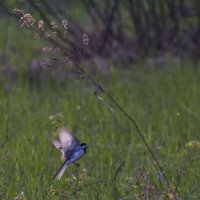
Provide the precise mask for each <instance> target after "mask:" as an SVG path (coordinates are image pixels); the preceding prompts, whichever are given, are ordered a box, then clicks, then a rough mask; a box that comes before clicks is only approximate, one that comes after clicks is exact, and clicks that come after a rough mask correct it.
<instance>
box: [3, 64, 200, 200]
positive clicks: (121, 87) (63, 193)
mask: <svg viewBox="0 0 200 200" xmlns="http://www.w3.org/2000/svg"><path fill="white" fill-rule="evenodd" d="M199 77H200V72H199V70H198V69H197V68H196V69H194V68H193V67H192V66H189V65H188V66H185V67H182V68H181V67H176V66H174V67H170V69H162V70H159V69H157V70H153V69H147V68H146V69H142V70H139V67H138V70H134V71H127V72H126V71H124V72H122V73H119V72H117V71H113V72H112V73H111V74H110V75H108V76H106V77H104V78H102V77H99V78H98V77H97V79H99V80H100V82H103V85H104V86H105V88H106V89H107V90H108V91H109V92H110V93H111V94H112V95H113V97H114V98H115V99H116V100H117V101H118V103H119V104H120V105H121V106H123V108H124V109H125V110H126V111H128V113H129V114H130V115H131V116H133V117H134V118H135V120H136V121H137V123H138V126H139V127H140V129H141V130H142V132H143V133H144V135H145V137H146V140H147V141H148V143H149V145H150V146H151V148H152V150H153V151H154V153H155V154H156V157H157V158H158V159H159V161H160V163H161V165H162V166H163V168H164V169H165V173H166V175H167V177H168V179H169V181H170V183H171V184H172V185H176V182H177V174H178V171H179V169H180V166H182V168H183V171H184V175H183V176H182V179H181V182H180V185H179V195H180V196H181V197H182V199H184V198H183V197H184V195H186V194H187V192H188V191H191V190H192V189H193V188H194V187H195V186H197V185H198V184H199V180H200V171H199V168H200V157H199V151H200V134H199V131H200V125H199V121H200V106H199V99H200V90H199V85H200V79H199ZM109 103H110V102H109ZM113 109H114V110H115V113H111V112H110V111H109V110H108V109H107V108H106V107H105V106H104V105H103V104H102V102H100V101H99V100H98V99H96V98H95V97H94V95H93V89H92V87H90V86H89V85H88V84H85V83H83V82H79V81H77V80H75V79H70V81H68V82H66V86H63V87H60V86H58V85H56V84H55V85H51V87H50V86H48V84H46V85H44V86H43V87H40V88H34V87H33V88H29V87H28V86H27V84H22V83H16V84H14V85H12V86H11V87H4V86H3V85H1V86H0V111H1V114H0V141H1V144H3V143H4V141H5V140H6V138H7V137H8V141H7V142H6V143H5V144H4V145H2V146H1V147H0V157H1V159H0V196H1V197H0V198H1V199H13V198H14V197H16V196H19V197H20V195H21V199H37V200H38V199H75V198H77V199H101V200H102V199H108V200H111V199H120V198H125V197H129V196H134V195H138V194H142V193H143V192H144V183H145V181H144V178H143V177H142V176H141V172H142V173H146V174H147V177H146V183H147V184H148V185H149V186H151V187H152V188H154V189H153V192H152V193H154V195H155V194H158V193H159V192H162V191H166V185H165V183H163V182H162V181H160V180H159V179H158V178H157V172H156V169H155V166H154V162H153V161H152V158H151V156H150V155H149V152H148V151H147V149H146V147H145V146H144V144H143V143H142V141H141V140H140V138H139V137H138V134H137V131H136V130H135V128H134V126H133V125H132V124H131V123H130V121H128V120H127V119H126V118H125V117H124V116H123V115H122V114H121V113H120V112H119V111H118V110H117V109H116V108H115V107H113ZM55 113H62V115H63V119H62V120H63V123H64V125H65V126H66V127H68V128H69V129H71V130H72V131H74V132H75V134H76V136H77V137H78V138H79V139H80V140H81V142H85V143H87V144H88V145H89V148H88V150H87V154H86V155H85V156H84V157H83V158H81V159H80V161H79V163H80V167H79V168H76V166H74V165H70V166H69V167H68V168H67V170H66V172H65V174H64V176H63V177H62V179H61V180H60V181H55V180H53V178H52V177H53V176H54V174H55V173H56V171H57V170H58V168H59V167H60V165H61V163H62V161H61V160H60V156H61V155H60V153H59V152H58V151H57V150H56V149H54V147H53V146H52V144H51V137H52V135H53V132H54V130H55V127H54V126H53V125H52V124H51V121H50V120H49V116H50V115H52V114H55ZM191 141H194V142H191ZM189 142H190V143H189ZM123 161H125V165H124V166H123V167H122V169H121V171H120V172H119V174H118V176H117V178H116V181H114V182H111V180H112V178H113V177H114V175H115V173H116V170H117V168H118V167H119V165H120V164H121V163H122V162H123ZM77 176H79V180H78V184H77V194H76V195H75V185H76V182H77V181H76V177H77ZM22 192H23V193H24V195H22ZM198 195H199V192H194V193H193V194H191V195H190V196H189V198H188V199H199V198H200V197H199V196H198ZM135 199H139V198H135ZM163 199H166V198H164V197H163Z"/></svg>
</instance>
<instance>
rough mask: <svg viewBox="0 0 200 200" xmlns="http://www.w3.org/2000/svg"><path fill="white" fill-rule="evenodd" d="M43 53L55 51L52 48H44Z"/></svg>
mask: <svg viewBox="0 0 200 200" xmlns="http://www.w3.org/2000/svg"><path fill="white" fill-rule="evenodd" d="M42 51H43V52H48V53H49V52H52V51H53V49H52V48H51V47H44V48H42Z"/></svg>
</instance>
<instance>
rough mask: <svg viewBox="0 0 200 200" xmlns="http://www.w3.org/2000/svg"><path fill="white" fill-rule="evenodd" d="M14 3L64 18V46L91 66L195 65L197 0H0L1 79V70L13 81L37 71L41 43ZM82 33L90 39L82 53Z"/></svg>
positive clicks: (199, 38) (199, 52) (199, 40)
mask: <svg viewBox="0 0 200 200" xmlns="http://www.w3.org/2000/svg"><path fill="white" fill-rule="evenodd" d="M14 8H20V9H24V10H25V11H26V12H28V13H31V14H32V15H33V16H35V17H36V18H38V19H41V18H42V19H43V20H44V21H45V23H47V24H48V23H50V22H51V21H52V20H57V21H61V20H63V19H66V20H67V21H68V24H69V33H70V40H69V39H64V40H63V38H62V40H63V42H64V43H65V44H66V47H67V50H68V51H69V52H70V51H77V49H79V51H80V52H81V56H80V55H79V58H76V59H77V60H84V63H86V64H87V66H88V67H89V68H92V69H93V70H97V69H98V70H100V71H102V72H108V71H109V68H110V67H111V66H112V67H114V68H117V67H119V68H122V69H123V68H134V66H135V63H138V62H143V63H146V64H147V65H149V66H153V67H155V68H156V67H164V66H165V65H170V64H180V65H181V64H182V63H184V62H188V61H190V62H192V63H193V64H194V65H195V66H196V65H197V63H198V60H199V56H200V48H199V47H200V2H199V1H198V0H176V1H174V0H166V1H163V0H141V1H137V0H125V1H120V0H110V1H106V0H105V1H104V0H102V1H96V0H83V1H79V0H74V1H62V0H59V1H55V0H51V1H48V0H44V1H34V0H26V1H25V0H24V1H23V0H6V1H1V2H0V13H1V21H0V26H1V27H0V28H1V33H0V37H1V43H0V48H1V62H0V63H1V79H2V76H3V77H4V75H2V73H6V74H7V76H8V78H10V79H12V80H14V79H16V78H17V77H18V76H19V75H18V73H19V71H20V70H26V71H28V76H29V78H30V77H31V76H32V74H31V73H34V72H33V71H34V70H35V69H36V70H35V71H37V73H40V72H39V71H42V70H41V66H38V65H40V64H41V63H40V59H41V47H42V45H43V46H44V44H41V43H42V42H41V41H40V42H36V41H33V40H32V36H31V35H28V34H27V32H25V31H24V30H20V26H19V21H18V20H19V19H18V18H17V17H16V16H15V15H14V14H13V9H14ZM85 33H86V34H88V36H89V40H90V41H89V45H88V47H87V49H86V50H84V53H83V45H82V37H83V34H85ZM58 38H59V35H58ZM16 63H17V65H16ZM33 68H34V70H33ZM35 73H36V72H35ZM41 73H42V72H41ZM37 75H38V74H37ZM37 75H36V76H37ZM33 76H35V75H34V74H33ZM37 81H38V80H37Z"/></svg>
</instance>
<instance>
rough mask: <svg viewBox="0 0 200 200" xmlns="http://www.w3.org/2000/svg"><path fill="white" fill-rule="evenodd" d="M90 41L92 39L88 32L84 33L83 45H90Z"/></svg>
mask: <svg viewBox="0 0 200 200" xmlns="http://www.w3.org/2000/svg"><path fill="white" fill-rule="evenodd" d="M89 41H90V39H89V36H88V35H87V34H86V33H84V34H83V45H84V46H88V44H89Z"/></svg>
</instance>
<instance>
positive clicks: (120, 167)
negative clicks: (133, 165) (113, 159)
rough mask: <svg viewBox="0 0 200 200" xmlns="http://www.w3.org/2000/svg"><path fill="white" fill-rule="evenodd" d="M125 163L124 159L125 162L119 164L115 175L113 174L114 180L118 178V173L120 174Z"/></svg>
mask: <svg viewBox="0 0 200 200" xmlns="http://www.w3.org/2000/svg"><path fill="white" fill-rule="evenodd" d="M124 164H125V161H123V162H122V163H121V164H120V165H119V167H118V168H117V170H116V172H115V175H114V176H113V179H112V181H115V180H116V178H117V175H118V174H119V172H120V171H121V169H122V167H123V166H124Z"/></svg>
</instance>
